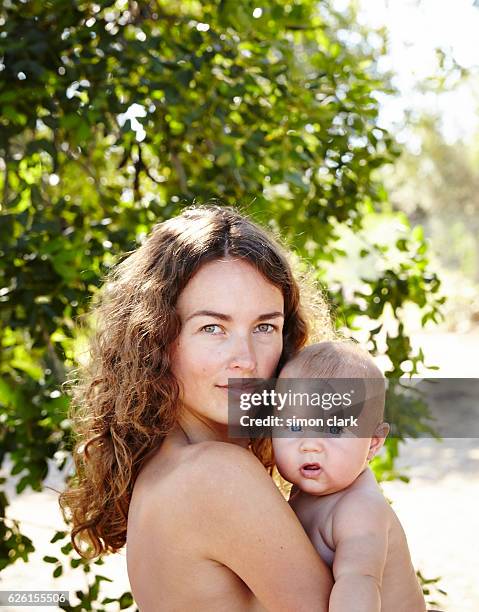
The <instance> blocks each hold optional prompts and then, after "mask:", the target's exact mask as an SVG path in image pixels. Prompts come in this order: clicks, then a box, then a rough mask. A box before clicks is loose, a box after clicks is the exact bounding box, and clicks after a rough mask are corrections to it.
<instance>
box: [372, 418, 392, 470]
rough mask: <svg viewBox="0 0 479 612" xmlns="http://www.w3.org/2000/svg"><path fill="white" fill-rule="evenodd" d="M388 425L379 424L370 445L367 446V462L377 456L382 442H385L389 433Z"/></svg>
mask: <svg viewBox="0 0 479 612" xmlns="http://www.w3.org/2000/svg"><path fill="white" fill-rule="evenodd" d="M389 429H390V428H389V424H388V423H380V424H379V425H378V426H377V427H376V429H375V430H374V433H373V435H372V438H371V443H370V445H369V452H368V461H371V459H373V457H375V456H376V455H377V453H378V452H379V451H380V450H381V448H382V447H383V446H384V442H385V441H386V438H387V435H388V433H389Z"/></svg>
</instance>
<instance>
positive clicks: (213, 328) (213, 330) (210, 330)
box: [201, 323, 221, 334]
mask: <svg viewBox="0 0 479 612" xmlns="http://www.w3.org/2000/svg"><path fill="white" fill-rule="evenodd" d="M201 331H204V332H206V333H207V334H217V333H219V332H220V331H221V327H220V326H219V325H216V324H214V323H211V324H210V325H203V327H202V328H201Z"/></svg>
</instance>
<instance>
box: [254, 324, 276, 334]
mask: <svg viewBox="0 0 479 612" xmlns="http://www.w3.org/2000/svg"><path fill="white" fill-rule="evenodd" d="M256 329H257V330H258V331H259V332H260V333H262V334H270V333H272V332H273V331H274V330H275V329H276V326H275V325H273V324H272V323H260V324H259V325H257V326H256Z"/></svg>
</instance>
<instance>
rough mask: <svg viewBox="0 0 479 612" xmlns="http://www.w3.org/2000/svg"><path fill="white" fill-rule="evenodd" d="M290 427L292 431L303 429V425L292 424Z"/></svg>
mask: <svg viewBox="0 0 479 612" xmlns="http://www.w3.org/2000/svg"><path fill="white" fill-rule="evenodd" d="M289 429H290V430H291V431H295V432H296V431H303V428H302V427H301V425H290V427H289Z"/></svg>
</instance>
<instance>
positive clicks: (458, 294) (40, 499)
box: [2, 0, 479, 612]
mask: <svg viewBox="0 0 479 612" xmlns="http://www.w3.org/2000/svg"><path fill="white" fill-rule="evenodd" d="M334 4H335V6H336V8H337V9H338V10H341V9H342V8H344V7H346V6H347V5H349V2H348V1H347V0H335V3H334ZM258 5H260V3H259V2H258ZM358 7H359V13H358V19H359V21H360V23H363V24H365V25H367V26H368V27H370V28H371V27H372V28H374V29H377V30H378V31H381V30H384V29H385V30H386V37H387V43H388V53H387V55H386V56H385V57H384V58H383V59H382V60H381V62H380V66H379V68H380V69H381V70H382V71H384V72H385V73H388V74H390V78H391V85H392V88H393V89H394V90H395V93H392V94H391V95H388V96H386V95H382V96H381V98H380V104H381V115H380V116H381V123H382V125H383V126H384V127H385V128H387V129H389V130H391V131H392V132H393V133H395V134H396V136H397V139H398V140H399V141H400V142H402V143H404V145H405V152H404V153H403V155H402V156H401V157H400V158H399V159H398V160H397V162H396V163H395V164H394V166H393V167H391V166H389V167H387V168H386V169H384V170H381V172H382V178H383V180H384V181H385V183H386V185H387V187H388V189H389V191H390V200H391V206H392V209H391V210H392V211H393V210H394V211H397V210H401V211H403V212H404V213H405V214H406V215H407V216H408V217H409V219H410V220H412V224H413V226H416V225H421V226H423V227H424V231H425V235H426V237H427V238H428V240H429V242H430V252H431V264H432V267H433V269H434V270H436V271H437V272H438V274H440V277H441V279H442V283H443V285H442V287H443V288H442V291H443V293H444V295H445V296H446V297H447V301H446V304H445V306H444V314H445V316H444V320H443V321H442V322H441V323H440V324H439V325H435V326H434V325H431V326H430V327H428V326H426V328H425V329H422V328H421V326H420V321H419V319H417V316H416V315H415V313H413V312H411V313H410V314H409V313H408V312H407V311H406V312H405V320H404V323H405V325H407V326H408V328H409V330H410V332H411V335H412V342H413V344H414V346H415V347H417V349H418V350H419V348H422V349H423V350H424V353H425V356H426V364H429V365H436V366H439V367H440V370H439V371H437V372H436V373H435V374H434V375H441V376H444V377H479V291H478V287H479V251H478V248H479V246H478V245H479V241H478V239H477V237H478V235H479V113H478V110H479V78H478V70H479V45H478V44H477V37H478V32H479V8H477V7H476V6H475V3H474V2H473V1H472V0H361V1H360V2H358ZM258 9H260V6H258ZM255 10H256V9H255ZM258 14H259V13H258ZM346 36H347V34H346ZM369 44H371V45H373V46H374V45H382V38H381V36H380V35H378V36H377V37H375V36H374V35H373V34H371V36H370V39H369ZM70 94H71V95H74V94H75V92H74V91H73V90H72V91H71V92H70ZM136 106H138V105H136ZM142 113H144V109H142V108H141V107H138V108H132V109H131V111H130V114H129V116H128V117H124V118H123V122H124V121H126V119H128V118H129V119H130V124H131V128H132V129H134V130H135V129H136V132H137V138H138V140H139V141H141V140H142V139H143V138H144V135H143V133H142V130H143V127H142V125H141V124H140V123H139V122H136V123H135V119H134V117H141V115H142ZM120 123H121V121H120ZM52 176H53V177H54V176H55V175H52ZM51 180H55V179H54V178H53V179H51ZM368 223H369V225H367V226H366V227H365V229H364V230H363V233H364V234H367V235H368V237H369V238H371V236H372V235H373V234H377V235H378V236H381V235H382V236H383V238H384V240H386V241H388V240H392V239H393V237H394V231H395V228H394V226H392V225H391V224H390V223H389V222H388V217H387V213H385V214H383V215H381V216H378V217H377V218H376V219H375V218H371V219H370V220H369V221H368ZM385 228H387V230H386V229H385ZM396 229H397V230H398V231H401V227H400V223H399V226H397V228H396ZM385 231H386V232H387V234H386V235H384V233H385ZM344 238H345V240H346V241H348V244H349V249H348V252H349V258H346V259H345V260H343V261H338V263H337V266H338V267H339V268H341V269H342V275H343V278H344V281H345V282H348V283H349V285H350V287H351V290H354V288H355V285H354V284H355V282H356V279H358V278H359V277H360V275H364V272H365V267H367V266H368V265H373V263H374V262H371V261H370V260H368V259H366V260H360V258H358V257H355V256H354V254H355V252H356V251H357V250H359V249H360V248H361V239H362V238H361V236H360V235H353V234H352V233H351V234H350V235H347V234H346V233H345V236H344ZM358 262H359V263H358ZM336 277H337V274H336ZM385 316H387V313H386V314H385ZM357 337H358V338H359V339H361V334H360V333H359V332H358V333H357ZM467 400H468V398H465V399H464V401H467ZM469 400H470V398H469ZM457 401H460V400H457ZM453 408H454V406H451V410H452V409H453ZM398 463H399V464H398V467H399V469H400V470H401V471H402V472H403V473H404V475H406V476H408V477H409V478H410V479H411V481H410V484H409V485H408V486H406V485H405V484H404V483H401V482H400V481H393V482H388V483H385V484H384V490H385V492H386V495H387V496H388V498H390V499H391V500H392V502H393V504H394V508H395V510H396V512H397V514H398V516H399V518H400V519H401V521H402V523H403V525H404V528H405V531H406V534H407V536H408V540H409V543H410V548H411V552H412V557H413V561H414V564H415V566H416V567H418V568H420V570H421V572H422V574H423V576H424V577H425V578H428V579H431V580H432V581H433V582H432V583H431V588H433V589H434V588H435V587H439V588H440V589H442V590H444V591H446V592H447V594H448V595H447V597H446V598H443V599H441V600H440V601H441V606H442V608H441V609H443V610H447V611H450V612H459V611H460V612H476V610H477V609H479V608H478V606H479V582H478V581H477V571H476V572H475V571H474V570H473V569H472V568H474V567H477V560H476V551H477V549H478V546H479V536H478V534H479V515H478V513H477V507H478V502H479V468H478V466H479V445H478V443H477V440H471V439H463V440H444V441H443V442H436V441H433V440H429V439H422V440H418V441H409V442H407V443H406V444H405V445H404V446H403V450H402V453H401V456H400V460H399V462H398ZM47 484H50V485H51V486H52V487H54V488H55V487H57V488H60V487H61V486H62V483H61V479H60V478H59V477H58V475H56V474H55V471H54V470H52V471H51V474H50V476H49V480H48V481H47ZM7 493H8V495H9V498H10V499H11V506H10V507H9V513H10V515H11V516H12V517H13V516H14V517H15V518H16V519H19V520H20V521H21V522H22V527H23V530H24V532H25V534H26V535H28V536H29V537H31V538H32V539H33V540H34V542H35V544H36V546H37V550H36V552H35V553H34V554H33V555H32V557H31V561H30V562H29V563H28V565H27V564H23V563H20V562H18V563H15V564H14V565H12V566H10V567H8V568H7V569H6V570H5V571H4V572H3V573H2V580H4V581H5V582H8V584H9V588H15V586H17V588H25V585H28V588H32V589H34V588H38V589H47V588H52V589H61V588H64V589H67V590H74V589H75V587H77V586H78V587H84V586H85V585H84V580H85V577H84V576H83V575H82V573H80V572H75V571H74V570H69V572H67V573H65V574H64V575H63V576H62V577H60V578H59V579H57V580H53V579H52V578H51V567H50V566H48V564H45V563H44V562H43V561H42V557H43V556H44V555H45V554H49V553H48V551H49V549H50V548H51V545H50V544H49V540H50V537H51V533H52V528H57V529H58V528H60V527H61V518H60V514H59V512H58V509H57V496H56V494H55V492H54V491H49V490H45V491H44V492H43V493H33V492H31V493H28V492H25V493H23V494H22V495H16V493H15V488H14V483H13V482H12V483H11V484H10V486H9V489H8V490H7ZM98 570H99V572H100V573H102V574H103V575H105V576H107V577H109V578H110V579H113V580H114V586H113V587H112V589H111V590H112V593H113V592H114V593H118V592H121V587H120V586H119V585H120V584H123V585H124V590H128V589H129V585H128V579H127V575H126V563H125V554H124V551H122V552H121V553H120V554H118V555H114V556H112V557H110V558H108V559H107V560H106V562H105V565H104V566H103V567H101V568H98ZM436 579H438V580H437V582H436ZM104 593H105V594H106V595H108V594H109V585H108V584H106V585H105V587H104ZM12 610H14V608H12Z"/></svg>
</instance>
